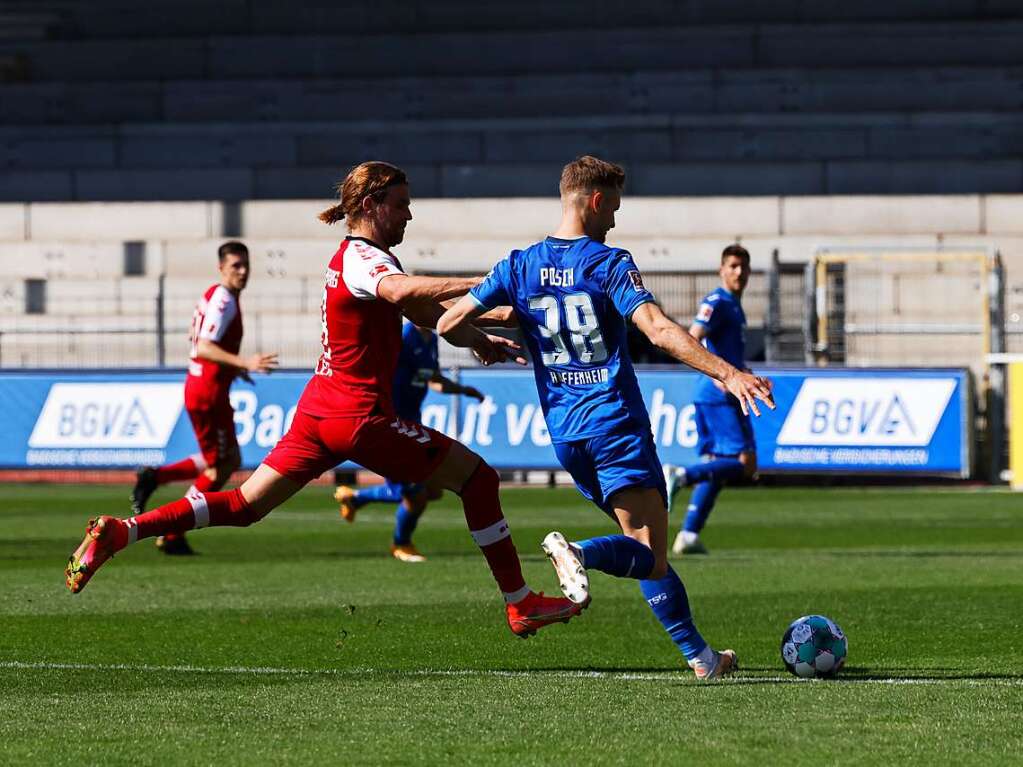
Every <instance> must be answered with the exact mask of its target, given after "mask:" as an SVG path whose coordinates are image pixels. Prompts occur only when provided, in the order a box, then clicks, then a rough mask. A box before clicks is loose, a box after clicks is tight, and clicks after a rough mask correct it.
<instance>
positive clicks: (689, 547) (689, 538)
mask: <svg viewBox="0 0 1023 767" xmlns="http://www.w3.org/2000/svg"><path fill="white" fill-rule="evenodd" d="M671 553H672V554H675V555H677V556H682V555H683V554H706V553H708V552H707V547H706V546H704V545H703V541H701V540H700V534H699V533H690V532H688V531H686V530H679V531H678V535H676V536H675V542H674V543H673V544H671Z"/></svg>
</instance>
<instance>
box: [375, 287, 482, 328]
mask: <svg viewBox="0 0 1023 767" xmlns="http://www.w3.org/2000/svg"><path fill="white" fill-rule="evenodd" d="M482 279H483V278H482V277H422V276H420V275H411V274H389V275H387V276H386V277H384V278H383V279H382V280H380V282H379V283H377V297H378V298H382V299H383V300H384V301H388V302H390V303H392V304H397V305H398V306H401V307H402V308H404V307H405V306H406V305H407V304H410V303H422V302H425V303H431V302H437V301H444V300H447V299H451V298H458V297H459V296H464V295H465V294H466V293H468V292H469V290H471V289H472V288H474V287H475V286H476V285H478V284H479V283H480V281H481V280H482ZM409 319H412V318H411V317H409ZM413 322H415V320H413ZM416 324H417V325H421V324H422V323H419V322H416ZM427 327H433V325H428V326H427Z"/></svg>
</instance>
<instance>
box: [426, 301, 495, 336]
mask: <svg viewBox="0 0 1023 767" xmlns="http://www.w3.org/2000/svg"><path fill="white" fill-rule="evenodd" d="M486 311H487V310H486V309H485V308H484V307H482V306H480V305H479V304H478V303H477V302H476V300H475V299H473V298H472V297H471V296H462V297H461V298H460V299H458V301H456V302H455V303H454V304H453V305H451V306H449V307H448V308H447V310H446V311H445V312H444V314H443V315H442V316H441V317H440V319H438V320H437V332H438V333H440V334H441V335H442V336H444V338H445V339H447V341H448V342H449V343H454V341H452V340H451V339H450V338H448V336H449V335H453V334H455V333H458V332H459V331H460V330H461V328H464V327H466V326H468V325H469V324H470V323H471V322H473V320H475V319H477V318H478V317H482V316H483V314H484V313H485V312H486Z"/></svg>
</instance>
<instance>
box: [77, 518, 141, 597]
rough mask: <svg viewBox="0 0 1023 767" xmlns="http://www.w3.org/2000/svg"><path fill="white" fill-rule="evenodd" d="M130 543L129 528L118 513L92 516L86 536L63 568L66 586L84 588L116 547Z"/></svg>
mask: <svg viewBox="0 0 1023 767" xmlns="http://www.w3.org/2000/svg"><path fill="white" fill-rule="evenodd" d="M127 545H128V528H127V526H126V525H125V524H124V522H122V521H121V520H119V519H117V517H100V518H99V519H90V520H89V524H88V526H87V527H86V528H85V540H83V541H82V545H81V546H79V547H78V548H77V549H75V553H74V554H72V555H71V558H70V559H68V563H67V567H66V568H64V576H65V578H66V583H67V587H68V588H69V589H71V593H72V594H77V593H78V592H79V591H81V590H82V589H84V588H85V584H87V583H88V582H89V579H90V578H91V577H92V576H93V575H95V574H96V571H97V570H99V568H100V567H101V566H102V565H103V563H104V562H106V561H107V560H108V559H110V557H112V556H114V552H115V551H120V550H121V549H123V548H124V547H125V546H127Z"/></svg>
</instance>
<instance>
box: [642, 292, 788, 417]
mask: <svg viewBox="0 0 1023 767" xmlns="http://www.w3.org/2000/svg"><path fill="white" fill-rule="evenodd" d="M631 319H632V322H633V323H634V324H635V325H636V327H637V328H639V329H640V331H641V332H642V333H643V335H645V336H646V337H647V338H648V339H649V340H650V343H652V344H653V345H654V346H656V347H657V348H658V349H660V350H661V351H663V352H665V353H666V354H669V355H671V356H672V357H674V358H675V359H677V360H678V361H679V362H681V363H683V364H686V365H688V366H689V367H691V368H694V369H695V370H699V371H700V372H701V373H706V374H707V375H709V376H710V377H711V378H715V379H717V380H718V381H720V382H721V383H722V384H724V386H725V389H727V390H728V391H729V393H731V394H732V395H734V396H735V397H736V398H737V399H738V400H739V405H740V406H741V407H742V412H743V413H748V412H749V411H750V410H752V411H753V412H754V413H755V414H756V415H760V409H759V408H758V407H757V404H756V400H758V399H759V400H761V401H763V402H764V403H765V404H766V405H767V406H768V407H769V408H771V409H772V410H773V409H774V401H773V400H772V399H771V382H770V380H768V379H767V378H762V377H760V376H755V375H750V374H749V373H743V372H742V371H741V370H738V369H737V368H735V367H733V366H732V365H729V364H728V363H727V362H725V361H724V360H723V359H721V358H720V357H718V356H717V355H716V354H711V353H710V352H709V351H707V349H705V348H704V347H703V345H702V344H700V342H699V341H697V340H696V339H695V338H694V337H693V336H692V335H690V334H689V333H687V332H686V331H685V330H684V329H683V328H682V326H681V325H678V324H677V323H675V322H673V321H672V320H671V319H669V318H668V317H667V316H666V315H665V314H664V312H663V311H661V307H659V306H658V305H657V304H655V303H653V302H652V301H648V302H646V303H644V304H640V305H639V306H638V307H637V308H636V310H635V311H634V312H633V313H632V318H631Z"/></svg>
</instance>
